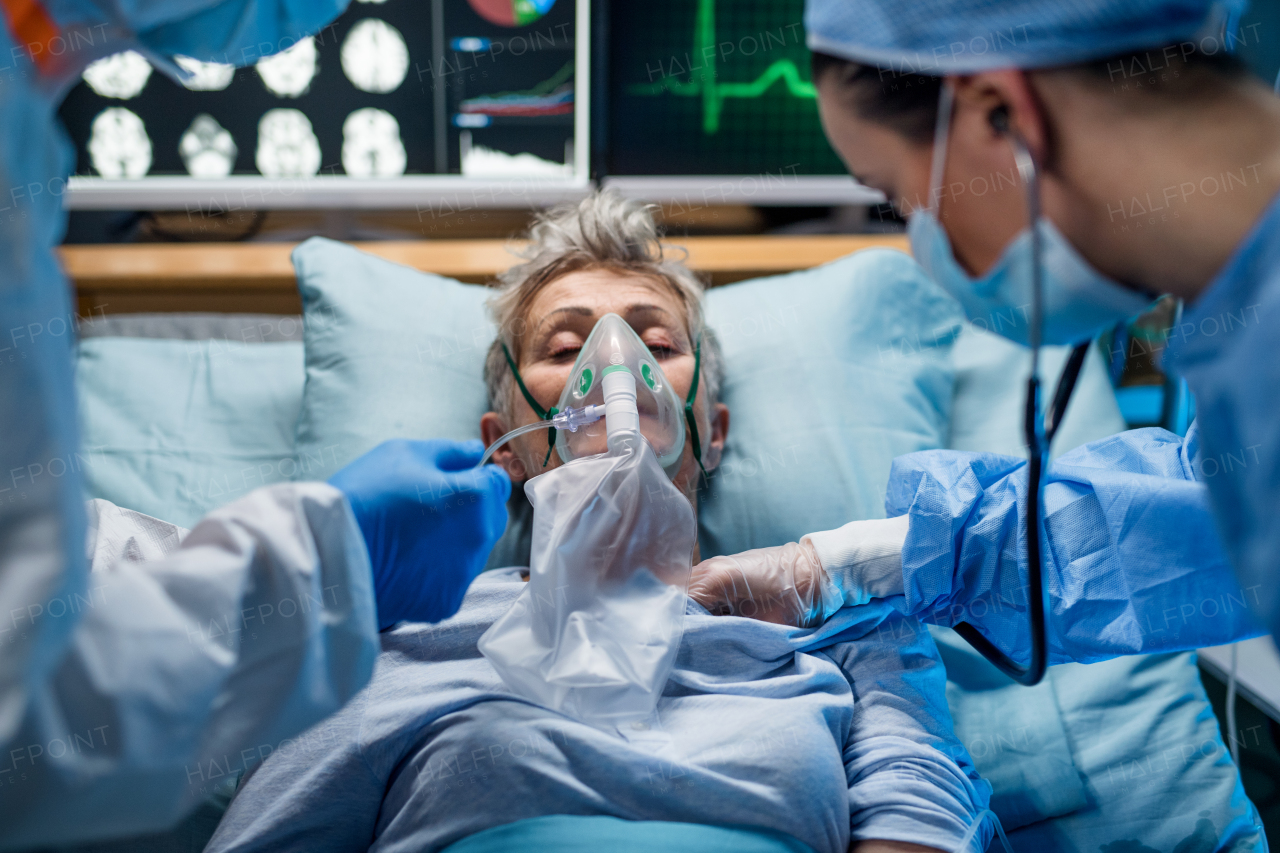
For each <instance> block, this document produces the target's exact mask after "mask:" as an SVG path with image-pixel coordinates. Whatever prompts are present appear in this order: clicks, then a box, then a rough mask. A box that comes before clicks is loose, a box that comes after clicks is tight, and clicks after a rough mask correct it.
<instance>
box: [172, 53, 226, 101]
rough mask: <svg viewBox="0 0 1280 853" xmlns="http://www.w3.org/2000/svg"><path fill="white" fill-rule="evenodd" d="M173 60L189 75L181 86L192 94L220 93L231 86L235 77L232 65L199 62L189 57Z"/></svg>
mask: <svg viewBox="0 0 1280 853" xmlns="http://www.w3.org/2000/svg"><path fill="white" fill-rule="evenodd" d="M174 58H175V59H176V60H177V61H178V67H180V68H181V69H182V70H183V71H188V72H190V73H191V78H190V79H189V80H183V81H182V85H183V86H185V87H187V88H188V89H190V90H191V91H193V92H221V91H222V90H223V89H225V88H227V87H228V86H230V85H231V80H232V79H233V78H234V77H235V76H236V69H235V67H234V66H232V65H223V64H222V63H221V62H201V61H200V60H198V59H192V58H191V57H189V56H178V57H174Z"/></svg>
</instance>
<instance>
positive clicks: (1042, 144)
mask: <svg viewBox="0 0 1280 853" xmlns="http://www.w3.org/2000/svg"><path fill="white" fill-rule="evenodd" d="M953 83H954V84H955V91H956V106H955V109H956V116H957V119H959V117H960V115H961V114H962V113H964V112H967V111H974V112H977V113H978V115H980V116H981V117H982V121H981V124H980V125H978V124H977V123H975V124H973V125H966V124H965V123H963V122H961V121H959V120H957V121H956V122H955V123H954V124H953V126H952V132H953V133H954V132H956V131H957V130H958V129H959V128H960V127H963V126H970V127H973V128H974V130H975V132H977V133H981V134H984V135H985V136H986V137H987V138H986V140H984V141H985V142H986V143H987V144H991V145H996V146H999V147H1001V148H1003V149H1005V150H1007V149H1008V142H1007V141H1006V140H1005V139H1004V137H1005V135H1006V134H1007V133H1009V132H1010V131H1011V130H1012V131H1016V132H1017V134H1018V135H1019V136H1021V137H1022V140H1023V142H1024V143H1025V144H1026V146H1027V148H1028V149H1029V150H1030V151H1031V156H1032V157H1034V158H1035V161H1036V163H1038V164H1042V165H1046V166H1047V165H1048V159H1049V157H1050V156H1051V152H1050V151H1049V128H1048V124H1047V116H1046V113H1045V111H1044V106H1043V101H1042V99H1041V97H1040V95H1039V93H1038V92H1037V90H1036V87H1035V85H1034V78H1033V77H1032V76H1031V75H1029V74H1027V73H1026V72H1024V71H1021V70H1019V69H1016V68H1004V69H1000V70H996V71H983V72H981V73H979V74H969V75H966V76H963V77H955V78H953ZM993 119H994V120H993ZM979 128H981V129H980V130H979ZM975 141H976V140H975Z"/></svg>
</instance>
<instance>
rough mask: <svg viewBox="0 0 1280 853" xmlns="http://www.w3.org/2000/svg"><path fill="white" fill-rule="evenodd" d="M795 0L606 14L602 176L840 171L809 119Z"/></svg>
mask: <svg viewBox="0 0 1280 853" xmlns="http://www.w3.org/2000/svg"><path fill="white" fill-rule="evenodd" d="M803 12H804V0H645V2H638V3H613V4H610V9H609V16H610V18H609V33H610V35H609V56H608V84H607V92H608V94H607V100H608V126H609V138H608V143H607V147H608V165H607V169H608V172H609V174H611V175H726V174H727V175H752V174H756V175H760V174H778V173H779V172H780V171H782V172H783V173H785V174H796V175H844V174H847V173H846V171H845V169H844V167H843V166H842V164H841V163H840V161H839V159H838V158H837V157H836V155H835V153H834V152H833V151H832V150H831V147H830V145H828V144H827V141H826V138H825V137H824V136H823V133H822V127H821V126H820V124H819V122H818V109H817V101H816V97H815V92H814V88H813V83H812V82H811V80H810V78H809V51H808V50H807V49H806V48H805V45H804V25H803Z"/></svg>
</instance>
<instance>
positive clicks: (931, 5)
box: [804, 0, 1248, 75]
mask: <svg viewBox="0 0 1280 853" xmlns="http://www.w3.org/2000/svg"><path fill="white" fill-rule="evenodd" d="M1247 2H1248V0H1218V2H1208V1H1207V0H807V2H806V4H805V13H804V26H805V31H806V32H807V34H808V44H809V49H810V50H813V51H815V52H819V53H826V54H830V55H832V56H838V57H842V58H844V59H851V60H853V61H854V62H859V63H862V64H864V65H874V66H876V67H879V68H887V69H890V70H892V71H895V72H898V73H904V74H905V73H912V74H937V75H943V74H965V73H970V72H974V71H985V70H988V69H992V68H1047V67H1051V66H1055V65H1071V64H1074V63H1078V62H1088V61H1090V60H1094V59H1103V58H1105V57H1108V56H1115V55H1117V54H1122V53H1127V52H1131V51H1139V50H1144V49H1147V48H1159V47H1163V46H1166V45H1174V44H1181V45H1182V46H1183V47H1185V51H1184V53H1191V52H1199V53H1203V54H1209V55H1212V54H1215V53H1219V52H1230V50H1231V48H1232V47H1234V44H1235V43H1236V42H1237V41H1240V40H1241V37H1240V34H1239V33H1236V32H1233V31H1232V29H1233V28H1234V27H1235V26H1236V25H1237V24H1236V22H1237V21H1238V20H1239V16H1240V14H1241V13H1242V12H1243V11H1244V8H1245V5H1246V4H1247ZM1175 55H1176V54H1175Z"/></svg>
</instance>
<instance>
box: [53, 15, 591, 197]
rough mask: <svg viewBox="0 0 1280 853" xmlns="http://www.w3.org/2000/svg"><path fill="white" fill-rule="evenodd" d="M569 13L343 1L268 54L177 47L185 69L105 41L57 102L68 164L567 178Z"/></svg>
mask: <svg viewBox="0 0 1280 853" xmlns="http://www.w3.org/2000/svg"><path fill="white" fill-rule="evenodd" d="M581 2H584V3H585V2H586V0H581ZM575 12H576V9H575V2H574V0H357V2H353V3H352V4H351V6H350V7H349V8H348V10H347V11H346V12H345V13H344V14H343V15H342V17H340V18H338V20H337V21H335V22H334V23H333V24H331V25H330V26H328V27H326V28H325V29H323V30H321V31H320V32H319V33H317V34H316V35H315V36H313V37H311V38H306V39H304V40H302V41H300V42H297V43H290V44H289V45H288V46H287V49H285V50H283V51H282V52H279V53H273V51H272V47H273V46H271V45H267V46H265V47H262V48H247V49H246V50H244V51H243V52H242V53H240V54H237V55H236V56H228V57H222V58H223V59H225V60H227V61H226V62H215V63H205V62H196V61H195V60H191V59H187V58H182V57H179V58H178V59H177V62H178V64H179V65H180V66H181V67H182V68H184V69H186V70H187V71H188V72H190V74H191V76H190V78H189V79H188V80H187V81H186V82H184V83H178V82H175V81H174V80H173V79H171V78H170V77H169V76H167V75H166V74H164V73H161V72H160V71H158V70H157V69H155V68H153V67H152V66H151V65H150V64H149V63H148V61H147V60H146V59H144V58H143V57H142V56H141V55H140V54H138V53H134V52H124V53H118V54H116V55H114V56H109V57H106V58H104V59H101V60H99V61H97V62H95V63H93V64H92V65H91V66H89V68H88V69H87V70H86V71H85V72H84V76H83V79H82V81H81V82H80V83H79V84H78V85H77V86H76V87H75V88H74V89H73V90H72V91H71V92H70V93H69V95H68V96H67V98H66V100H65V102H64V104H63V106H62V109H61V116H62V119H63V121H64V123H65V124H66V127H67V129H68V131H69V132H70V135H71V138H72V140H73V141H74V143H75V147H76V174H77V175H80V176H93V177H95V178H101V179H108V180H113V181H123V180H127V179H144V178H151V177H163V176H189V177H193V178H200V179H206V180H208V179H222V178H227V177H228V176H232V177H236V176H259V177H265V178H274V179H281V178H308V177H312V176H346V177H353V178H392V177H398V176H402V175H408V176H412V175H467V176H477V177H493V176H498V177H501V176H510V175H513V174H514V175H520V176H536V177H542V178H548V179H556V178H571V177H572V176H573V173H574V158H573V152H574V149H575V137H574V130H575V104H576V98H575V95H576V92H577V90H578V84H579V81H578V80H577V79H576V75H575V68H576V67H578V66H576V65H575V58H576V55H577V51H576V47H577V46H578V35H579V34H578V33H577V29H578V26H577V19H576V14H575ZM582 37H583V38H584V39H585V38H586V33H585V32H584V33H582ZM258 50H261V51H262V53H272V55H270V56H266V57H265V58H260V55H259V54H258V53H256V52H255V51H258ZM255 60H257V61H256V62H255ZM245 62H249V63H252V64H250V65H249V66H248V67H240V68H237V67H234V65H233V63H234V64H244V63H245ZM581 67H584V68H585V67H586V65H585V63H584V64H583V65H582V66H581ZM584 127H585V122H584Z"/></svg>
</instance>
